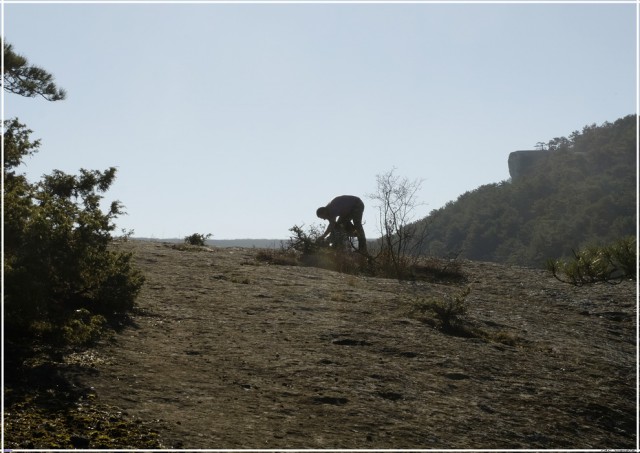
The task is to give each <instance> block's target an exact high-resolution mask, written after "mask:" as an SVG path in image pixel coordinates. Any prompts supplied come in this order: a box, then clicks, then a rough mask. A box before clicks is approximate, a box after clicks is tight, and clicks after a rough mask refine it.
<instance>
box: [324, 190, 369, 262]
mask: <svg viewBox="0 0 640 453" xmlns="http://www.w3.org/2000/svg"><path fill="white" fill-rule="evenodd" d="M362 214H364V203H363V202H362V200H361V199H360V198H358V197H356V196H353V195H341V196H339V197H336V198H334V199H333V200H331V202H330V203H329V204H328V205H326V206H323V207H321V208H318V210H317V211H316V215H317V216H318V217H319V218H321V219H324V220H328V221H329V226H327V229H326V230H325V232H324V234H323V235H322V236H320V239H324V238H326V237H327V236H328V235H329V234H331V232H332V231H334V230H336V227H339V229H341V230H342V231H343V232H345V233H346V234H347V235H349V236H354V235H355V236H356V237H357V238H358V251H360V252H363V253H366V252H367V238H366V237H365V235H364V229H363V228H362ZM336 218H337V219H336ZM351 222H353V223H351Z"/></svg>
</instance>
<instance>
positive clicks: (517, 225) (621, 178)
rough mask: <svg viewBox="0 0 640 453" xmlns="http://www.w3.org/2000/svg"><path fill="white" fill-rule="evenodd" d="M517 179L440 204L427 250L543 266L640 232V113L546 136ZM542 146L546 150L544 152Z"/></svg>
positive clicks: (429, 219) (429, 222)
mask: <svg viewBox="0 0 640 453" xmlns="http://www.w3.org/2000/svg"><path fill="white" fill-rule="evenodd" d="M547 147H548V149H549V151H547V152H549V153H550V155H549V158H548V159H544V160H541V162H540V164H539V165H538V167H537V168H536V169H535V170H534V171H532V172H529V173H528V174H526V175H523V176H522V177H520V178H518V179H517V180H516V181H512V182H511V181H502V182H500V183H495V184H487V185H483V186H481V187H479V188H477V189H475V190H473V191H470V192H467V193H465V194H463V195H461V196H460V197H459V198H458V199H457V200H456V201H452V202H449V203H448V204H447V205H446V206H445V207H443V208H441V209H438V210H434V211H432V212H431V213H430V215H429V216H428V217H427V218H426V219H423V220H422V221H421V222H426V224H427V226H428V229H429V237H428V240H427V241H426V244H425V249H424V251H425V252H427V253H429V254H431V255H435V256H447V255H450V254H456V253H461V256H462V257H465V258H469V259H473V260H481V261H496V262H502V263H507V264H517V265H528V266H536V267H542V266H544V265H545V262H546V260H547V259H548V258H562V257H571V256H572V251H573V250H575V249H578V248H582V247H585V246H587V245H604V244H608V243H613V242H615V241H617V240H619V239H620V238H623V237H626V236H635V233H636V221H637V219H636V206H637V199H636V177H637V175H636V151H637V145H636V115H628V116H626V117H624V118H621V119H618V120H617V121H615V122H614V123H609V122H606V123H604V124H602V125H600V126H597V125H595V124H593V125H590V126H585V127H584V128H583V130H582V131H581V132H578V131H575V132H573V133H572V134H571V135H570V136H569V138H566V137H560V138H558V137H557V138H554V139H552V140H550V141H549V142H548V143H547ZM541 152H542V151H541Z"/></svg>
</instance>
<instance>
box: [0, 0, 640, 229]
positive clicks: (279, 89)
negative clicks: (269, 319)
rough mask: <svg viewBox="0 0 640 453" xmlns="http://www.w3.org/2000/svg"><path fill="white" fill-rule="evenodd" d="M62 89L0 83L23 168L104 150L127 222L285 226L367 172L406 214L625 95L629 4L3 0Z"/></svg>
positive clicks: (11, 21) (355, 185) (33, 54)
mask: <svg viewBox="0 0 640 453" xmlns="http://www.w3.org/2000/svg"><path fill="white" fill-rule="evenodd" d="M4 8H5V17H4V21H5V22H4V27H5V36H6V39H7V40H8V41H9V42H11V43H12V44H13V45H14V48H15V50H16V51H17V52H19V53H21V54H23V55H25V56H26V57H27V58H29V60H30V61H31V62H32V63H33V64H36V65H39V66H42V67H44V68H46V69H47V70H48V71H49V72H51V73H53V74H54V75H55V77H56V82H57V83H58V85H59V86H61V87H63V88H65V89H66V90H67V91H68V98H67V99H66V100H65V101H62V102H55V103H48V102H46V101H44V100H42V99H23V98H19V97H17V96H15V95H10V94H8V95H6V96H5V116H6V117H13V116H18V117H19V118H20V119H21V120H22V121H23V122H25V123H26V124H27V125H28V126H29V127H30V128H31V129H33V130H34V136H35V137H39V138H41V139H42V148H41V151H40V152H39V153H38V154H36V155H35V156H34V157H32V158H30V159H29V160H28V166H27V167H26V171H27V173H28V175H29V176H30V177H32V178H37V177H39V176H40V175H42V174H44V173H50V172H51V170H52V169H54V168H58V169H61V170H63V171H67V172H71V173H77V172H78V169H79V168H87V169H106V168H108V167H110V166H116V167H118V176H117V180H116V182H115V183H114V186H113V187H112V189H111V190H110V191H109V192H108V193H107V194H106V200H107V201H111V200H114V199H118V200H120V201H122V203H123V204H124V205H125V206H126V210H127V212H128V215H127V216H123V217H121V218H120V219H119V221H118V225H119V226H120V227H122V228H127V229H134V230H135V236H146V237H156V238H165V237H184V236H186V235H188V234H191V233H194V232H199V233H213V235H214V238H217V239H230V238H287V237H289V231H288V229H289V228H290V227H292V226H293V225H295V224H297V225H301V224H305V225H309V224H321V223H322V221H320V219H317V218H316V217H315V210H316V208H318V207H319V206H322V205H325V204H326V203H328V202H329V201H330V200H331V199H332V198H333V197H334V196H337V195H342V194H353V195H358V196H360V197H362V198H363V200H364V201H365V204H366V205H367V208H366V210H365V222H366V225H365V230H366V232H367V235H368V236H369V237H375V236H376V235H377V231H378V229H377V222H376V210H375V208H374V206H373V205H372V202H371V201H370V200H369V199H368V198H367V197H366V195H367V194H369V193H371V192H373V191H374V190H375V186H376V174H379V173H384V172H386V171H388V170H390V169H391V168H393V167H396V174H397V175H399V176H403V177H407V178H409V179H418V178H419V179H424V182H423V185H422V190H421V191H420V193H419V194H418V195H419V200H420V201H421V202H423V203H424V206H421V207H420V208H419V209H418V211H417V212H416V217H417V218H421V217H424V216H426V215H427V214H428V213H429V212H430V211H431V210H433V209H436V208H439V207H441V206H443V205H444V204H445V203H446V202H447V201H449V200H454V199H456V198H457V197H458V196H459V195H460V194H462V193H464V192H465V191H468V190H472V189H474V188H476V187H478V186H480V185H482V184H487V183H492V182H499V181H502V180H505V179H507V178H508V177H509V173H508V167H507V158H508V155H509V153H510V152H511V151H514V150H519V149H532V148H533V147H534V146H535V144H536V143H537V142H538V141H548V140H549V139H552V138H554V137H558V136H567V135H569V134H570V133H571V132H572V131H574V130H576V129H582V127H583V126H584V125H586V124H591V123H598V124H600V123H602V122H604V121H614V120H616V119H618V118H620V117H622V116H625V115H627V114H630V113H635V112H636V105H637V93H636V86H637V83H636V81H637V74H636V68H637V62H636V17H637V16H636V6H635V4H633V3H627V4H237V5H233V4H221V3H218V4H216V3H212V4H190V5H189V4H182V5H180V4H147V5H140V4H50V5H48V4H17V3H14V4H11V3H7V4H5V6H4Z"/></svg>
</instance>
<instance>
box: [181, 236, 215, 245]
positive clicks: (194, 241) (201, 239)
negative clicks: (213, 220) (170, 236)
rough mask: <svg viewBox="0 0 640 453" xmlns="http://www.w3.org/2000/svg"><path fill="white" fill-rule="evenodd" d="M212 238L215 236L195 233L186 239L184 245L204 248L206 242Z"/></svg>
mask: <svg viewBox="0 0 640 453" xmlns="http://www.w3.org/2000/svg"><path fill="white" fill-rule="evenodd" d="M211 236H213V235H212V234H211V233H208V234H200V233H193V234H192V235H191V236H186V237H185V238H184V243H185V244H189V245H200V246H203V245H205V241H206V240H207V239H209V238H210V237H211Z"/></svg>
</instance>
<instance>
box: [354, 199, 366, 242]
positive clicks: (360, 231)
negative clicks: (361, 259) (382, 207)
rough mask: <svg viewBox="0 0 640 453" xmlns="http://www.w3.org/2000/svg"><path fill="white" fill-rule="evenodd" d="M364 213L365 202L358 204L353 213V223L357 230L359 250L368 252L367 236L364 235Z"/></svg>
mask: <svg viewBox="0 0 640 453" xmlns="http://www.w3.org/2000/svg"><path fill="white" fill-rule="evenodd" d="M363 214H364V203H362V204H361V205H360V206H358V207H357V208H356V209H355V210H354V211H353V213H352V215H351V220H353V225H354V227H355V230H356V236H357V238H358V251H360V252H362V253H365V254H366V253H367V238H366V237H365V235H364V228H363V227H362V215H363Z"/></svg>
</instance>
